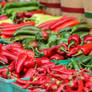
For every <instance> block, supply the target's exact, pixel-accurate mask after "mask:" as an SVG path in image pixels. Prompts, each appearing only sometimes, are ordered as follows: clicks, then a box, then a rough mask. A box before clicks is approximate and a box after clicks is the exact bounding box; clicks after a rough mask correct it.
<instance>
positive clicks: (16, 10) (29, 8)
mask: <svg viewBox="0 0 92 92" xmlns="http://www.w3.org/2000/svg"><path fill="white" fill-rule="evenodd" d="M34 10H40V9H39V8H38V7H36V6H35V7H32V6H29V7H21V8H12V9H9V10H7V11H6V12H5V14H7V15H9V16H11V15H12V14H13V13H17V12H20V13H22V12H24V11H25V12H28V11H34Z"/></svg>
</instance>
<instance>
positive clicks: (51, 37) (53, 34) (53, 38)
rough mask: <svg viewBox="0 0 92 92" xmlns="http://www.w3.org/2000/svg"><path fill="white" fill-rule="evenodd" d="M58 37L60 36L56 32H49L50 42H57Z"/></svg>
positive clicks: (50, 43)
mask: <svg viewBox="0 0 92 92" xmlns="http://www.w3.org/2000/svg"><path fill="white" fill-rule="evenodd" d="M57 39H58V36H57V34H56V33H54V32H52V33H51V34H49V37H48V44H49V45H52V44H56V41H57Z"/></svg>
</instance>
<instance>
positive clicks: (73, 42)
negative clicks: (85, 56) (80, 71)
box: [68, 41, 75, 50]
mask: <svg viewBox="0 0 92 92" xmlns="http://www.w3.org/2000/svg"><path fill="white" fill-rule="evenodd" d="M74 44H75V41H72V42H71V43H70V44H69V45H68V50H69V49H70V47H71V45H74Z"/></svg>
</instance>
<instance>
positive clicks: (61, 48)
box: [59, 47, 69, 53]
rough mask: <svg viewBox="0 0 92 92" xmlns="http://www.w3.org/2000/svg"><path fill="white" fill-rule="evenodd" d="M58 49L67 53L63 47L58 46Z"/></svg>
mask: <svg viewBox="0 0 92 92" xmlns="http://www.w3.org/2000/svg"><path fill="white" fill-rule="evenodd" d="M59 50H62V51H64V52H66V53H69V52H68V51H66V50H65V49H64V48H63V47H60V48H59Z"/></svg>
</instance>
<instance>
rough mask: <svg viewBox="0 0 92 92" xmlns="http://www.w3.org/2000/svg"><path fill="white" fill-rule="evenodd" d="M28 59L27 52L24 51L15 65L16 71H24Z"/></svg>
mask: <svg viewBox="0 0 92 92" xmlns="http://www.w3.org/2000/svg"><path fill="white" fill-rule="evenodd" d="M26 59H27V54H25V53H22V54H20V55H19V56H18V60H17V63H16V67H15V70H16V73H20V72H21V71H22V69H23V65H24V62H25V60H26Z"/></svg>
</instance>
